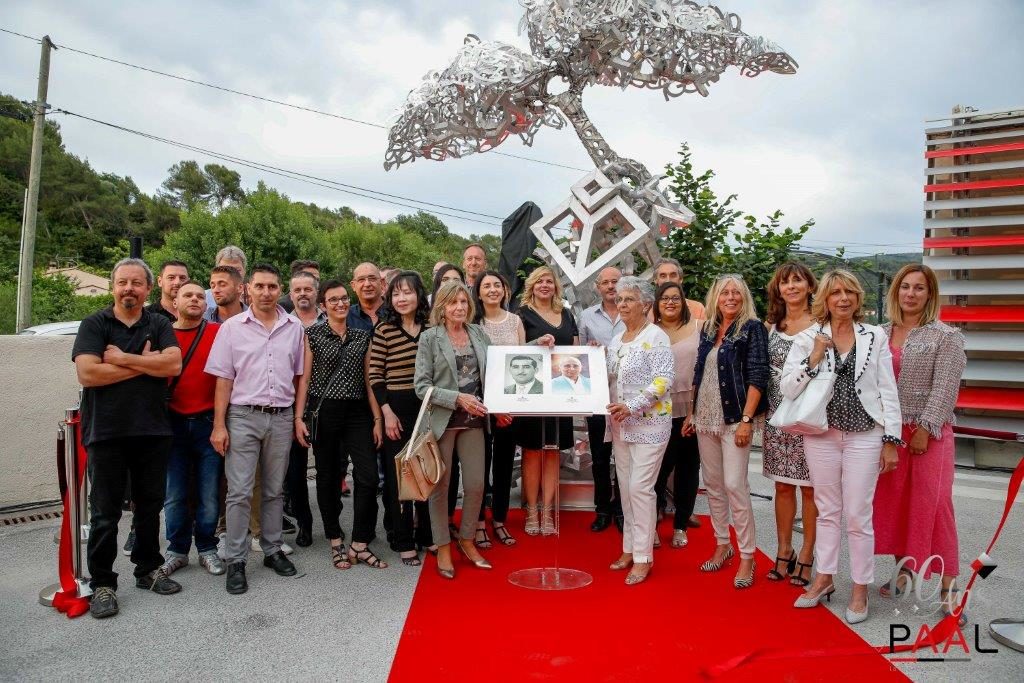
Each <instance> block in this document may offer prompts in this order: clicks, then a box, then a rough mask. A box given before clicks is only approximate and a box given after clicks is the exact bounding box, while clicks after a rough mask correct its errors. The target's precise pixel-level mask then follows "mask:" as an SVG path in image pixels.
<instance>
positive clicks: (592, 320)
mask: <svg viewBox="0 0 1024 683" xmlns="http://www.w3.org/2000/svg"><path fill="white" fill-rule="evenodd" d="M621 277H622V272H621V271H620V270H619V269H618V268H612V267H608V268H605V269H603V270H602V271H601V272H600V273H598V275H597V282H595V283H594V287H595V288H596V289H597V293H598V294H600V295H601V302H600V303H598V304H595V305H593V306H591V307H590V308H588V309H586V310H584V311H583V315H582V316H581V317H580V325H579V330H580V343H581V344H590V345H591V346H608V345H609V344H611V341H612V339H614V338H615V335H617V334H619V333H620V332H623V331H624V330H625V329H626V326H625V325H624V324H623V323H622V320H620V319H619V308H618V306H617V305H616V304H615V287H616V285H618V283H619V278H621ZM587 433H588V435H589V439H590V457H591V459H592V461H593V465H592V470H591V471H592V472H593V475H594V509H595V510H596V512H597V516H596V517H595V518H594V523H593V524H591V525H590V530H591V531H604V530H605V529H607V528H608V527H609V526H611V523H612V520H613V519H614V520H615V525H616V526H617V527H618V529H619V531H622V525H623V518H622V503H621V502H620V500H619V488H618V486H616V485H615V484H614V483H613V482H612V467H611V459H612V445H611V443H608V442H605V440H604V433H605V416H604V415H591V416H590V417H588V418H587Z"/></svg>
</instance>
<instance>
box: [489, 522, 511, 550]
mask: <svg viewBox="0 0 1024 683" xmlns="http://www.w3.org/2000/svg"><path fill="white" fill-rule="evenodd" d="M493 526H494V535H495V537H497V539H498V542H499V543H501V544H502V545H515V544H516V539H515V538H514V537H513V536H512V534H510V533H509V532H508V529H506V528H505V525H504V524H494V525H493Z"/></svg>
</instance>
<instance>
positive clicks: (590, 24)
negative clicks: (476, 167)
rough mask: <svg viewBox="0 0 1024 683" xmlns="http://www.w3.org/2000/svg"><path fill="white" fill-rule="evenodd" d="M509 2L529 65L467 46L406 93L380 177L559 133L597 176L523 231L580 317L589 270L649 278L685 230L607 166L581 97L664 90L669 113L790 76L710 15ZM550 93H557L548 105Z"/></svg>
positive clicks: (777, 60)
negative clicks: (689, 101)
mask: <svg viewBox="0 0 1024 683" xmlns="http://www.w3.org/2000/svg"><path fill="white" fill-rule="evenodd" d="M520 2H521V4H522V5H523V7H524V8H525V10H526V12H525V14H524V16H523V20H522V23H521V26H520V29H521V30H525V31H526V33H527V36H528V38H529V42H530V51H531V53H532V54H527V53H525V52H523V51H522V50H519V49H518V48H515V47H513V46H511V45H506V44H503V43H497V42H482V41H480V40H479V39H478V38H477V37H476V36H468V37H467V39H466V42H465V44H464V45H463V46H462V49H461V50H459V53H458V54H457V55H456V57H455V59H454V61H453V62H452V63H451V65H449V66H448V67H447V68H446V69H445V70H444V71H441V72H431V73H428V74H427V75H426V76H425V77H424V79H423V81H422V82H421V83H420V85H419V86H418V87H417V88H416V89H415V90H413V91H412V92H410V93H409V96H408V97H407V98H406V101H405V103H404V105H403V106H402V108H401V109H400V111H399V112H398V113H397V116H396V118H395V121H394V123H393V125H392V126H391V128H390V131H389V133H388V149H387V151H386V153H385V156H384V168H385V169H388V170H390V169H392V168H396V167H398V166H401V165H402V164H405V163H408V162H411V161H415V160H416V159H417V158H419V157H423V158H426V159H434V160H438V161H439V160H443V159H447V158H449V157H456V158H458V157H461V156H465V155H466V154H472V153H474V152H486V151H488V150H491V149H494V148H495V147H497V146H498V145H500V144H501V143H502V142H504V141H505V140H506V139H507V138H508V136H510V135H516V136H518V137H519V138H520V140H522V141H523V143H524V144H526V145H532V144H533V139H534V136H535V135H536V134H537V131H538V130H540V128H541V127H542V126H550V127H553V128H561V127H562V126H563V125H564V124H565V121H569V123H571V124H572V126H573V128H574V129H575V130H576V134H577V136H578V137H579V138H580V141H581V142H582V143H583V146H584V148H585V149H586V150H587V154H589V155H590V158H591V159H592V160H593V161H594V165H595V166H596V167H597V169H598V170H597V171H595V172H594V173H591V174H590V175H588V176H587V178H585V179H584V181H581V183H577V185H575V186H573V193H574V196H575V197H576V198H575V199H573V197H570V199H569V200H567V202H564V203H563V204H562V205H560V207H559V208H557V209H556V210H555V211H554V212H553V213H551V214H550V215H548V216H545V218H544V219H542V220H541V221H538V222H537V223H535V224H534V225H533V226H531V229H532V230H533V231H534V233H535V234H537V235H538V237H539V239H540V241H541V244H542V247H541V248H540V249H539V250H538V252H539V253H540V254H541V255H542V256H543V258H544V259H545V260H546V261H547V262H548V263H549V264H555V265H558V266H559V270H560V271H561V272H562V274H563V277H564V278H566V279H567V280H568V281H569V283H570V286H569V287H568V288H567V296H568V297H569V298H570V300H571V301H572V303H573V304H574V306H578V305H579V304H580V303H581V302H583V301H585V300H586V299H587V298H588V297H590V296H592V295H593V292H592V291H591V290H590V289H589V288H580V285H581V284H582V283H583V282H585V281H587V280H588V279H592V278H593V277H594V275H595V273H596V270H597V269H598V266H600V265H601V264H602V263H611V262H612V260H613V257H614V259H618V261H617V262H624V263H625V264H626V270H627V272H631V271H632V265H633V263H632V262H633V252H637V253H639V254H640V256H641V257H642V258H643V260H644V261H645V262H646V263H648V264H654V263H655V262H656V261H657V260H658V258H660V253H659V251H658V245H657V238H658V236H660V235H665V234H667V231H668V230H670V229H672V227H680V226H685V225H688V224H689V222H690V221H691V220H692V219H693V214H692V212H690V211H689V209H686V208H685V207H681V206H679V205H678V204H675V203H673V202H672V201H671V200H669V199H668V197H667V196H666V195H665V193H664V192H662V191H661V190H659V189H658V182H659V181H660V177H655V176H653V175H652V174H651V173H650V171H648V170H647V168H646V167H644V165H643V164H641V163H640V162H638V161H635V160H633V159H629V158H625V157H621V156H619V155H618V154H616V153H615V150H613V149H612V148H611V146H610V145H609V144H608V142H607V140H605V138H604V136H602V135H601V133H600V132H599V131H598V130H597V128H596V127H595V126H594V124H593V122H591V120H590V117H589V116H587V113H586V111H585V110H584V108H583V93H584V91H585V90H586V89H587V88H588V87H590V86H592V85H595V84H600V85H612V86H618V87H620V88H623V89H625V88H627V87H629V86H633V87H637V88H648V89H654V90H661V91H662V93H663V94H664V95H665V99H666V100H668V99H671V98H673V97H678V96H680V95H683V94H686V93H698V94H700V95H703V96H707V94H708V88H709V87H710V85H711V84H712V83H715V82H717V81H718V79H719V78H720V77H721V75H722V74H723V73H724V72H725V70H726V69H727V68H728V67H730V66H733V67H736V68H737V69H739V72H740V74H742V75H745V76H750V77H753V76H757V75H759V74H761V73H763V72H765V71H772V72H775V73H780V74H792V73H795V72H796V66H797V65H796V62H795V61H793V59H792V58H791V57H790V56H789V55H787V54H786V53H785V52H783V51H782V50H781V49H780V48H778V47H777V46H776V45H775V44H774V43H771V42H770V41H768V40H766V39H764V38H760V37H756V36H750V35H747V34H746V33H744V32H743V31H742V30H741V29H740V18H739V17H738V16H736V15H735V14H726V13H724V12H722V11H721V10H720V9H718V8H717V7H714V6H711V5H709V6H702V5H698V4H696V3H694V2H690V1H689V0H520ZM556 80H557V81H558V82H560V83H561V84H563V86H564V87H563V89H561V90H560V91H559V92H552V88H551V85H552V83H554V82H555V81H556ZM587 188H590V189H587ZM591 191H593V192H594V193H596V194H591ZM581 213H584V214H586V215H584V216H581V215H578V214H581ZM570 215H572V216H575V218H574V219H573V227H572V228H571V230H570V231H571V232H572V237H571V238H569V239H568V240H565V239H563V240H562V241H561V242H557V241H555V240H553V239H551V238H550V235H549V234H548V232H547V231H548V230H550V229H551V228H552V227H553V226H554V225H555V224H556V223H557V222H558V221H560V220H564V219H565V218H566V217H567V216H570ZM591 219H593V220H591ZM581 230H582V232H581Z"/></svg>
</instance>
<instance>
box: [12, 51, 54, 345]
mask: <svg viewBox="0 0 1024 683" xmlns="http://www.w3.org/2000/svg"><path fill="white" fill-rule="evenodd" d="M42 44H43V45H42V50H41V51H40V54H39V87H38V90H37V91H36V102H35V104H36V112H35V122H34V125H33V127H32V155H31V157H30V162H29V171H28V196H27V198H26V200H25V220H24V222H23V229H22V231H21V261H20V263H19V264H18V310H17V321H16V323H15V331H16V332H21V331H22V330H24V329H25V328H26V327H29V326H31V325H32V272H33V269H34V268H33V266H34V265H35V256H36V214H37V213H38V212H39V179H40V176H41V174H42V164H43V130H44V127H45V124H46V108H47V106H48V105H47V104H46V93H47V90H48V89H49V85H50V50H51V49H53V42H52V41H50V36H43V41H42Z"/></svg>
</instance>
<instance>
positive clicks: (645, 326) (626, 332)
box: [622, 321, 651, 344]
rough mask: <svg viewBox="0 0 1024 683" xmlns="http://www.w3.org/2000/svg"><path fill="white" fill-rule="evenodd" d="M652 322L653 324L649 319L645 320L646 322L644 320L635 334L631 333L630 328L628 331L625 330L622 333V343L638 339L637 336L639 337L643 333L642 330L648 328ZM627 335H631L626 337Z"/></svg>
mask: <svg viewBox="0 0 1024 683" xmlns="http://www.w3.org/2000/svg"><path fill="white" fill-rule="evenodd" d="M650 324H651V323H650V322H649V321H645V322H644V324H643V325H641V326H640V329H638V330H637V331H636V332H634V333H633V334H630V333H629V330H626V331H625V332H624V333H623V334H622V343H623V344H627V343H629V342H631V341H633V340H635V339H636V338H637V337H639V336H640V333H641V332H643V331H644V330H645V329H647V326H648V325H650ZM627 335H629V339H626V336H627Z"/></svg>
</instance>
